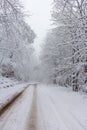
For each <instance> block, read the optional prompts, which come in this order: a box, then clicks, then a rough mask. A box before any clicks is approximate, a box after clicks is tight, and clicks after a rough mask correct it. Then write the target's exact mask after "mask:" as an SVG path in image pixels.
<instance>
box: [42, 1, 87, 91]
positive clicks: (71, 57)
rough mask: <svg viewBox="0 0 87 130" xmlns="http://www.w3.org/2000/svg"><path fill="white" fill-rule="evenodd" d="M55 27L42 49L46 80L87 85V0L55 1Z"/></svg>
mask: <svg viewBox="0 0 87 130" xmlns="http://www.w3.org/2000/svg"><path fill="white" fill-rule="evenodd" d="M52 20H53V22H54V24H55V28H52V29H51V30H50V31H49V32H48V34H47V36H46V39H45V44H44V46H43V51H42V56H41V60H42V64H43V66H44V67H43V78H44V80H45V81H47V82H50V83H54V84H59V85H61V86H66V87H67V86H71V87H72V89H73V90H74V91H78V90H79V89H83V90H85V91H86V88H87V1H86V0H54V6H53V11H52Z"/></svg>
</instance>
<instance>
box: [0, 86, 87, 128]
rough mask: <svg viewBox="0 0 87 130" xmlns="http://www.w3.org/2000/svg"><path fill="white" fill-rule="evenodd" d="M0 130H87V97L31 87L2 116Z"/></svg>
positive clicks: (64, 89)
mask: <svg viewBox="0 0 87 130" xmlns="http://www.w3.org/2000/svg"><path fill="white" fill-rule="evenodd" d="M0 130H87V95H85V94H80V93H75V92H72V91H71V90H69V89H66V88H57V87H47V86H46V85H37V86H36V85H31V86H30V87H29V88H28V89H27V90H26V91H25V92H24V94H23V95H22V96H21V97H20V98H19V99H18V100H17V101H16V102H15V103H14V105H13V106H12V107H11V108H10V109H9V110H8V111H7V112H6V113H4V115H3V116H2V117H1V119H0Z"/></svg>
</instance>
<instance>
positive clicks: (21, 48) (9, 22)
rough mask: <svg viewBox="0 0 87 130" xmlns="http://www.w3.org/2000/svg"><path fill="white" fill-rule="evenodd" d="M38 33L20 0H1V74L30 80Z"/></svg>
mask: <svg viewBox="0 0 87 130" xmlns="http://www.w3.org/2000/svg"><path fill="white" fill-rule="evenodd" d="M35 37H36V35H35V33H34V32H33V30H32V29H31V28H30V26H29V25H28V24H27V23H26V22H25V14H24V11H23V7H22V5H21V4H20V1H19V0H0V74H1V75H3V76H7V77H8V76H16V78H18V79H20V80H29V76H30V75H31V74H30V73H31V63H32V62H31V60H32V59H34V55H33V52H34V49H33V47H32V43H33V42H34V39H35Z"/></svg>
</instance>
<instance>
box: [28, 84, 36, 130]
mask: <svg viewBox="0 0 87 130" xmlns="http://www.w3.org/2000/svg"><path fill="white" fill-rule="evenodd" d="M36 124H37V85H36V84H35V85H34V92H33V100H32V106H31V111H30V116H29V119H28V122H27V128H26V130H37V125H36Z"/></svg>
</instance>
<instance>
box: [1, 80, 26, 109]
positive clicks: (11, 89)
mask: <svg viewBox="0 0 87 130" xmlns="http://www.w3.org/2000/svg"><path fill="white" fill-rule="evenodd" d="M26 86H27V84H25V83H23V84H18V81H16V80H14V79H9V78H0V108H1V107H2V106H3V105H4V104H6V103H7V102H9V100H10V99H11V98H12V97H13V96H14V95H15V94H17V93H19V92H21V91H22V90H23V88H24V87H26Z"/></svg>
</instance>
